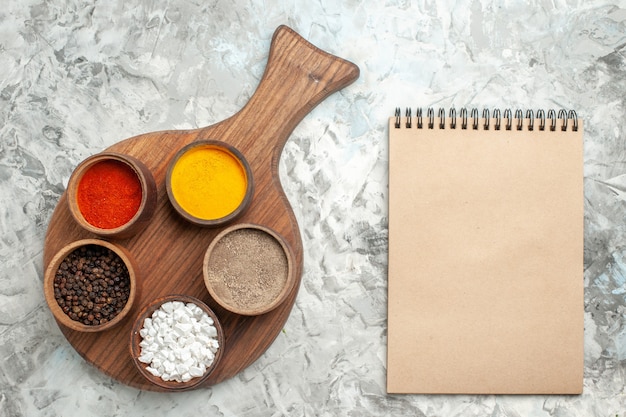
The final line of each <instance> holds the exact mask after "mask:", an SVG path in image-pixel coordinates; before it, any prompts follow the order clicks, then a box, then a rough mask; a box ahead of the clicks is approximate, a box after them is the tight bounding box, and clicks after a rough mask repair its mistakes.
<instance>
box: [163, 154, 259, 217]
mask: <svg viewBox="0 0 626 417" xmlns="http://www.w3.org/2000/svg"><path fill="white" fill-rule="evenodd" d="M170 184H171V187H172V194H173V195H174V198H175V199H176V202H177V203H178V204H179V205H180V206H181V207H182V208H183V210H185V211H186V212H187V213H189V214H191V215H192V216H195V217H197V218H199V219H204V220H215V219H220V218H222V217H225V216H228V215H229V214H230V213H232V212H233V211H235V210H236V209H237V207H239V205H240V204H241V202H242V201H243V199H244V197H245V194H246V187H247V184H248V179H247V178H246V172H245V170H244V168H243V166H242V165H241V162H239V160H238V159H237V158H236V157H235V156H234V155H232V154H231V153H230V152H228V151H227V150H225V149H223V148H220V147H217V146H211V145H207V146H197V147H194V148H191V149H189V150H188V151H187V152H185V153H184V154H183V155H182V156H181V157H180V158H179V159H178V161H177V162H176V164H175V165H174V167H173V169H172V175H171V178H170Z"/></svg>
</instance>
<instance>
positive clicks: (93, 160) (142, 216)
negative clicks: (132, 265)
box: [67, 152, 157, 238]
mask: <svg viewBox="0 0 626 417" xmlns="http://www.w3.org/2000/svg"><path fill="white" fill-rule="evenodd" d="M109 160H113V161H118V162H121V163H123V164H126V165H127V166H128V167H130V168H131V169H132V170H133V171H134V172H135V174H136V175H137V179H138V180H139V183H140V184H141V194H142V196H141V203H140V204H139V208H138V209H137V212H136V213H135V215H134V216H133V217H132V218H131V219H130V220H129V221H127V222H126V223H124V224H123V225H121V226H118V227H115V228H111V229H104V228H101V227H97V226H95V225H93V224H91V223H89V222H88V221H87V220H86V219H85V217H84V216H83V214H82V213H81V211H80V208H79V204H78V197H77V195H78V186H79V184H80V181H81V180H82V179H83V176H84V175H85V173H86V172H87V171H89V169H90V168H92V167H93V166H94V165H95V164H97V163H99V162H103V161H109ZM67 202H68V205H69V210H70V213H71V214H72V217H73V218H74V220H75V221H76V222H77V223H78V224H79V225H80V226H81V227H82V228H84V229H85V230H88V231H89V232H91V233H94V234H96V235H98V236H102V237H110V238H126V237H130V236H132V235H134V234H136V233H137V232H139V231H141V230H142V229H143V228H144V227H145V226H146V225H147V224H148V223H149V222H150V219H151V218H152V215H153V214H154V210H155V208H156V203H157V190H156V182H155V180H154V177H153V176H152V173H151V172H150V170H149V169H148V168H147V167H146V166H145V165H144V164H143V163H142V162H141V161H139V160H138V159H136V158H134V157H132V156H129V155H122V154H119V153H114V152H102V153H99V154H96V155H93V156H91V157H89V158H87V159H85V160H84V161H83V162H81V163H80V164H79V165H78V166H77V167H76V169H75V170H74V172H73V173H72V175H71V177H70V180H69V182H68V185H67Z"/></svg>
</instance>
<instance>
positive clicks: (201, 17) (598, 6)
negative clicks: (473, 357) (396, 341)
mask: <svg viewBox="0 0 626 417" xmlns="http://www.w3.org/2000/svg"><path fill="white" fill-rule="evenodd" d="M280 24H287V25H289V26H291V27H292V28H293V29H295V30H296V31H298V32H299V33H300V34H302V35H303V36H304V37H305V38H307V39H308V40H310V41H311V42H313V43H314V44H316V45H317V46H319V47H320V48H322V49H325V50H327V51H329V52H332V53H334V54H337V55H340V56H342V57H345V58H347V59H349V60H351V61H353V62H355V63H356V64H357V65H359V67H360V68H361V77H360V78H359V80H358V81H357V82H356V83H355V84H353V85H351V86H350V87H348V88H346V89H344V90H342V91H341V92H340V93H337V94H334V95H333V96H331V97H330V98H328V99H327V100H325V101H324V102H322V103H321V104H320V105H319V106H318V107H317V108H316V109H314V110H313V111H312V112H311V113H310V114H309V115H308V116H307V117H306V118H305V119H304V120H303V121H302V123H300V125H298V127H297V128H296V129H295V131H294V132H293V135H292V136H291V137H290V139H289V141H288V142H287V144H286V146H285V149H284V152H283V156H282V159H281V162H280V172H281V179H282V183H283V186H284V188H285V190H286V193H287V195H288V197H289V200H290V201H291V203H292V205H293V208H294V211H295V213H296V217H297V218H298V221H299V223H300V228H301V232H302V237H303V244H304V275H303V279H302V286H301V289H300V293H299V294H298V298H297V301H296V304H295V306H294V309H293V311H292V314H291V316H290V318H289V320H288V322H287V323H286V326H285V328H284V331H283V332H282V333H281V335H280V336H279V337H278V339H277V340H276V342H275V343H274V344H273V345H272V346H271V347H270V349H269V350H268V351H267V352H266V353H265V354H264V355H263V356H262V357H261V358H260V359H259V360H258V361H257V362H255V363H254V364H253V365H252V366H251V367H249V368H248V369H246V370H245V371H244V372H242V373H241V374H239V375H238V376H236V377H235V378H233V379H231V380H228V381H225V382H224V383H222V384H219V385H217V386H215V387H212V388H210V389H203V390H198V391H193V392H187V393H182V394H157V393H150V392H141V391H138V390H136V389H133V388H129V387H127V386H125V385H122V384H120V383H118V382H117V381H115V380H111V379H109V378H107V377H106V376H104V375H102V374H101V373H100V372H98V371H97V370H96V369H95V368H93V367H92V366H90V365H89V364H87V363H86V362H85V361H84V360H83V359H81V357H80V356H79V355H78V354H76V353H75V351H74V350H73V349H72V347H71V346H70V345H69V344H68V343H67V341H66V340H65V339H64V337H63V336H62V334H61V333H60V331H59V329H58V327H57V326H56V324H55V322H54V320H53V319H52V316H51V313H50V312H49V311H48V309H47V307H46V305H45V302H44V298H43V291H42V281H43V272H42V269H43V265H42V262H43V260H42V249H43V241H44V236H45V232H46V228H47V224H48V221H49V219H50V216H51V214H52V210H53V209H54V207H55V206H56V204H57V202H58V199H59V197H60V195H61V194H62V192H63V191H64V189H65V186H66V185H67V180H68V178H69V175H70V173H71V172H72V170H73V168H74V167H75V166H76V165H77V164H78V162H80V161H81V160H82V159H84V158H86V157H87V156H89V155H91V154H93V153H96V152H98V151H100V150H102V149H103V148H105V147H107V146H109V145H111V144H113V143H115V142H117V141H119V140H121V139H124V138H127V137H130V136H133V135H136V134H140V133H144V132H150V131H156V130H162V129H178V128H195V127H201V126H207V125H210V124H213V123H215V122H218V121H220V120H222V119H224V118H226V117H228V116H230V115H232V114H233V113H235V112H236V111H237V110H238V109H239V108H241V106H243V105H244V104H245V103H246V101H247V100H248V98H249V97H250V95H251V94H252V92H253V91H254V89H255V87H256V85H257V84H258V82H259V79H260V77H261V75H262V72H263V69H264V67H265V60H266V58H267V51H268V47H269V42H270V38H271V35H272V33H273V31H274V29H275V28H276V27H277V26H278V25H280ZM0 75H1V77H0V192H1V194H2V196H3V197H2V204H1V205H0V210H1V211H0V416H21V415H24V416H39V415H41V416H55V415H64V416H66V415H83V416H116V415H117V416H122V415H124V416H126V415H137V416H140V415H150V416H159V415H177V416H196V415H198V414H199V413H202V414H205V415H216V416H279V415H308V416H314V415H329V416H330V415H341V416H362V415H412V416H486V415H489V416H509V417H516V416H607V417H614V416H616V415H618V416H619V417H622V416H626V405H625V404H626V391H625V385H626V319H625V314H626V255H625V253H626V251H625V243H626V146H625V145H624V141H625V139H626V120H625V119H626V118H625V111H626V108H625V107H626V101H625V99H624V98H625V97H626V3H624V2H623V1H619V0H612V1H601V0H598V1H593V2H591V1H582V0H580V1H574V0H534V1H521V0H520V1H515V0H513V1H496V0H482V1H479V0H460V1H453V0H448V1H441V2H435V1H428V0H412V1H411V0H404V1H403V0H398V1H394V0H388V1H384V2H380V1H365V0H363V1H357V0H350V1H330V0H317V1H310V2H304V1H302V2H299V1H289V2H283V1H274V0H266V1H256V0H249V1H247V0H234V1H222V0H210V1H198V0H178V1H175V0H150V1H148V0H124V1H122V0H107V1H79V0H67V1H62V0H48V1H43V0H24V1H21V0H20V1H17V0H9V1H6V2H4V3H3V4H2V7H0ZM396 106H401V107H406V106H411V107H413V108H415V107H416V106H420V107H428V106H434V107H446V108H447V107H452V106H455V107H457V108H459V107H463V106H467V107H474V106H475V107H479V108H483V107H488V108H490V109H491V108H495V107H499V108H506V107H510V108H513V109H515V108H522V109H527V108H532V109H538V108H544V109H549V108H557V109H558V108H566V109H575V110H576V111H577V112H578V115H579V117H580V118H582V119H584V121H585V124H586V125H585V133H584V140H585V259H584V268H585V323H586V327H585V381H584V385H585V389H584V393H583V394H582V395H580V396H518V397H516V396H418V395H405V396H388V395H386V394H385V362H386V361H385V354H386V348H385V346H386V301H387V299H386V297H387V292H386V281H387V199H386V196H387V163H388V161H387V141H388V137H387V127H386V126H387V124H386V123H387V118H388V117H389V116H390V115H391V113H392V112H393V109H394V108H395V107H396ZM546 319H549V318H546ZM407 360H410V358H407Z"/></svg>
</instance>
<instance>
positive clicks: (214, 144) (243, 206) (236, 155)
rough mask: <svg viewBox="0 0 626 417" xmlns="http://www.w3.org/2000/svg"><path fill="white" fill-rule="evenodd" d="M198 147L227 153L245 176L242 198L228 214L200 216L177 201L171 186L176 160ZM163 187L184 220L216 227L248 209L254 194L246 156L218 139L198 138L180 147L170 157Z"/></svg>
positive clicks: (250, 170) (198, 224) (208, 202)
mask: <svg viewBox="0 0 626 417" xmlns="http://www.w3.org/2000/svg"><path fill="white" fill-rule="evenodd" d="M200 148H207V149H216V150H219V151H221V152H224V153H225V154H227V155H229V156H230V157H232V158H233V159H234V160H235V161H237V162H238V163H239V165H240V166H241V169H242V170H243V173H244V175H245V177H246V190H245V193H244V196H243V199H242V200H241V202H240V203H239V205H238V206H237V207H236V208H234V209H233V210H232V211H230V212H229V213H228V214H226V215H224V216H222V217H219V218H215V219H206V218H201V217H198V216H196V215H194V214H191V213H189V211H188V210H186V209H185V208H184V207H183V206H182V205H181V204H180V203H179V201H177V199H176V196H175V192H174V190H173V186H172V173H173V171H174V168H175V167H176V164H177V163H178V161H179V160H180V159H181V158H182V157H183V156H185V155H186V154H187V153H188V152H190V151H193V150H196V149H200ZM207 181H208V182H210V181H212V179H207ZM165 187H166V189H167V196H168V198H169V200H170V202H171V203H172V206H173V207H174V209H175V210H176V212H178V214H179V215H180V216H181V217H182V218H184V219H185V220H187V221H189V222H191V223H193V224H195V225H197V226H204V227H218V226H222V225H224V224H226V223H229V222H231V221H233V220H235V219H236V218H238V217H239V216H241V215H242V214H243V213H244V212H245V211H246V210H247V209H248V206H250V203H251V202H252V195H253V194H254V181H253V178H252V169H251V168H250V165H249V164H248V161H246V158H245V157H244V156H243V154H242V153H241V152H239V150H237V149H236V148H235V147H233V146H231V145H229V144H227V143H224V142H221V141H218V140H199V141H195V142H192V143H190V144H188V145H187V146H184V147H183V148H181V149H180V150H179V151H178V152H177V153H176V155H174V158H172V160H171V161H170V164H169V166H168V168H167V173H166V176H165ZM206 203H207V204H211V201H206Z"/></svg>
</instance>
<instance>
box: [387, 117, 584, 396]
mask: <svg viewBox="0 0 626 417" xmlns="http://www.w3.org/2000/svg"><path fill="white" fill-rule="evenodd" d="M451 113H452V112H451ZM477 114H478V113H477V111H472V114H471V115H470V116H469V117H468V115H467V113H466V112H465V111H461V113H460V114H459V116H458V117H457V116H455V115H453V114H448V117H447V118H446V117H445V116H446V113H445V112H444V111H443V110H440V111H439V113H438V116H437V117H435V115H434V112H433V111H432V110H431V109H429V111H428V114H427V115H425V117H422V116H421V114H420V115H419V117H417V116H416V117H410V114H408V111H407V114H406V115H405V116H401V115H400V113H399V110H397V111H396V117H391V118H390V119H389V275H388V352H387V355H388V356H387V391H388V392H389V393H432V394H438V393H441V394H557V393H560V394H577V393H581V392H582V382H583V312H584V307H583V140H582V132H583V126H582V122H580V123H579V122H578V120H577V118H576V115H575V113H573V112H570V113H569V114H564V113H562V112H560V113H559V115H556V114H555V113H554V112H552V111H550V112H548V115H547V116H546V115H545V113H544V112H543V111H540V112H538V114H537V115H536V116H535V115H533V114H532V113H531V112H529V113H527V114H526V115H521V114H520V112H519V111H518V112H516V116H513V117H512V115H511V113H510V112H509V111H507V112H505V113H504V116H503V117H500V112H499V111H498V112H497V113H495V114H494V116H495V117H489V115H488V114H487V115H485V117H484V118H478V116H477ZM483 114H484V113H483ZM407 116H409V117H407ZM568 116H569V117H568ZM486 121H487V122H488V125H486ZM407 123H410V127H407ZM452 125H454V128H452ZM563 128H564V129H565V130H562V129H563Z"/></svg>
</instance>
